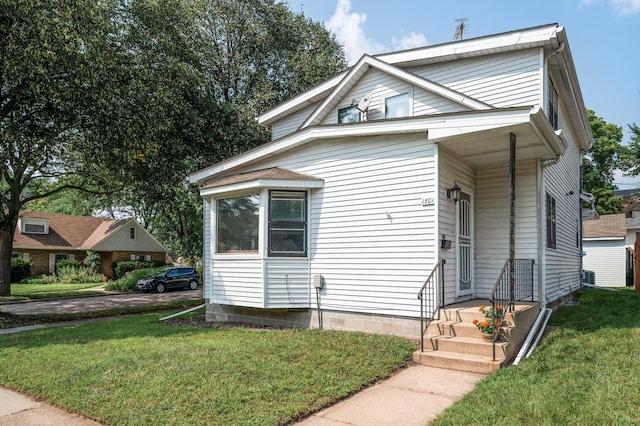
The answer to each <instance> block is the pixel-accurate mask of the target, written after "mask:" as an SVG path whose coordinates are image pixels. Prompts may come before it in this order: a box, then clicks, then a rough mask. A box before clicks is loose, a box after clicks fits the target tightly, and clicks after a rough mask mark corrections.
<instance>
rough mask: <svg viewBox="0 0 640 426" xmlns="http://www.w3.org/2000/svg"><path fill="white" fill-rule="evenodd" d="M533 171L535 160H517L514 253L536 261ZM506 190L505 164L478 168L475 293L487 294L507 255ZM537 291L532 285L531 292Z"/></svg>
mask: <svg viewBox="0 0 640 426" xmlns="http://www.w3.org/2000/svg"><path fill="white" fill-rule="evenodd" d="M536 175H537V174H536V163H535V161H528V162H518V163H517V164H516V213H515V215H516V229H515V234H516V247H515V249H516V253H515V257H516V258H517V259H533V260H535V261H536V262H537V258H538V252H537V247H538V225H537V223H538V219H537V202H536V195H537V187H536ZM509 193H510V178H509V165H508V164H505V165H500V166H491V167H480V168H478V170H477V181H476V198H475V199H476V210H475V211H476V221H475V223H476V238H475V241H476V263H475V265H476V277H477V292H476V296H477V297H489V293H490V292H491V289H492V288H493V286H494V285H495V283H496V281H497V279H498V275H499V273H500V270H501V269H502V267H503V266H504V263H505V261H506V260H507V259H508V258H509V217H510V205H509ZM534 282H536V277H535V274H534ZM536 292H537V290H535V289H534V294H535V293H536Z"/></svg>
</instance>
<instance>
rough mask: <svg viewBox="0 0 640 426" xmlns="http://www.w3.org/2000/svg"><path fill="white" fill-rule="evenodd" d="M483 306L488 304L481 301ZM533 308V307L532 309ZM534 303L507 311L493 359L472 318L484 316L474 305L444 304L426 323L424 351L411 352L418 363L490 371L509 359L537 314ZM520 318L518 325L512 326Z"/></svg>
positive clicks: (479, 371)
mask: <svg viewBox="0 0 640 426" xmlns="http://www.w3.org/2000/svg"><path fill="white" fill-rule="evenodd" d="M485 306H489V305H487V304H486V302H485ZM532 308H533V309H532ZM536 308H537V304H528V305H527V304H524V305H517V306H516V312H513V313H507V314H506V315H505V320H504V323H506V324H508V326H505V327H503V329H502V330H503V336H504V338H505V340H506V341H505V342H498V344H497V346H496V358H497V359H496V361H493V344H492V342H491V341H490V340H485V339H484V338H483V337H482V336H483V335H482V333H481V332H480V330H478V328H477V327H476V326H475V325H473V323H472V321H473V320H474V319H477V320H479V321H480V320H484V314H483V313H482V312H481V311H480V310H479V309H478V307H468V306H467V307H456V308H444V309H441V310H440V312H439V319H438V320H436V319H434V320H433V321H432V322H431V323H430V324H429V327H428V330H427V333H426V336H425V339H424V346H425V351H424V352H421V351H417V352H415V353H414V360H415V362H416V363H418V364H423V365H429V366H433V367H439V368H449V369H454V370H460V371H470V372H476V373H482V374H490V373H492V372H494V371H497V370H498V369H499V368H500V365H501V364H504V363H505V361H506V360H509V359H512V358H513V357H514V356H515V352H516V351H517V347H516V346H517V345H520V344H522V342H523V341H524V337H525V336H526V333H527V332H528V328H529V327H530V326H531V324H533V320H534V319H535V316H536V315H537V312H538V309H536ZM518 321H519V322H520V328H518V327H516V326H517V325H518V324H517V323H518Z"/></svg>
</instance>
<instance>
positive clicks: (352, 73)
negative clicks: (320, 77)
mask: <svg viewBox="0 0 640 426" xmlns="http://www.w3.org/2000/svg"><path fill="white" fill-rule="evenodd" d="M370 58H371V56H369V55H362V57H361V58H360V60H359V61H358V62H357V63H356V64H355V65H354V66H353V67H352V68H351V69H350V70H349V72H348V73H347V74H346V75H345V76H344V77H343V78H342V80H341V81H340V82H339V83H338V84H337V85H336V86H335V87H334V88H333V90H332V91H331V93H330V94H329V96H327V97H326V98H325V99H324V101H322V103H320V105H318V107H317V108H316V109H315V110H314V111H313V112H312V113H311V115H309V117H307V119H306V120H305V121H304V123H302V125H301V126H300V128H301V129H304V128H305V127H309V126H310V125H312V124H320V123H318V121H319V120H321V119H322V117H321V116H320V115H321V114H322V113H323V111H325V110H326V109H327V108H328V106H329V105H331V104H332V103H333V101H334V100H335V99H336V97H337V96H338V94H339V93H341V92H342V91H343V90H344V89H345V88H346V89H347V90H348V89H350V88H351V87H353V85H354V84H355V82H356V76H360V75H362V74H364V73H365V72H366V71H367V70H368V69H369V66H370V65H371V64H370V61H369V59H370ZM323 115H324V114H323Z"/></svg>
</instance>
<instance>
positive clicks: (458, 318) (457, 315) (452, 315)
mask: <svg viewBox="0 0 640 426" xmlns="http://www.w3.org/2000/svg"><path fill="white" fill-rule="evenodd" d="M484 318H485V316H484V314H483V313H482V312H480V311H479V310H478V309H470V308H467V309H442V310H441V311H440V320H444V321H453V322H469V323H470V322H471V321H473V320H474V319H477V320H478V321H482V320H484ZM504 320H505V321H506V322H507V323H509V324H514V322H513V314H512V313H506V314H505V316H504Z"/></svg>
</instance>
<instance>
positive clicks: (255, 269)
mask: <svg viewBox="0 0 640 426" xmlns="http://www.w3.org/2000/svg"><path fill="white" fill-rule="evenodd" d="M262 268H263V262H262V260H261V259H258V258H254V259H251V260H250V259H240V258H238V257H236V258H229V259H224V258H222V256H217V257H216V258H214V259H213V262H212V272H211V280H210V281H211V289H210V295H211V300H210V302H212V303H220V304H223V305H236V306H248V307H253V308H263V307H264V286H263V279H262V277H263V271H262Z"/></svg>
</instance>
